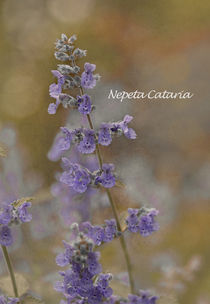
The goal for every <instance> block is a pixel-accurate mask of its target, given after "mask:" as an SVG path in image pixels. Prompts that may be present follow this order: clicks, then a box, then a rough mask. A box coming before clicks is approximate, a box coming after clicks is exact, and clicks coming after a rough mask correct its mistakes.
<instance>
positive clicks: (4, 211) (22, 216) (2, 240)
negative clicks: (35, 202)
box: [0, 202, 32, 246]
mask: <svg viewBox="0 0 210 304" xmlns="http://www.w3.org/2000/svg"><path fill="white" fill-rule="evenodd" d="M28 207H31V202H23V203H22V204H21V205H16V202H12V203H10V204H6V203H5V204H3V206H2V208H1V209H0V244H1V245H3V246H10V245H12V243H13V237H12V231H11V228H10V227H11V226H12V225H17V224H21V223H25V222H30V221H31V219H32V215H31V214H30V213H28V210H27V209H28Z"/></svg>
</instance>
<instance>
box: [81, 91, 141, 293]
mask: <svg viewBox="0 0 210 304" xmlns="http://www.w3.org/2000/svg"><path fill="white" fill-rule="evenodd" d="M80 94H81V95H84V92H83V89H82V88H80ZM86 116H87V120H88V123H89V126H90V128H91V129H92V130H94V126H93V122H92V120H91V117H90V114H87V115H86ZM96 154H97V157H98V162H99V166H100V168H101V169H102V164H103V160H102V156H101V153H100V149H99V145H98V143H96ZM106 193H107V196H108V198H109V202H110V205H111V208H112V212H113V214H114V217H115V220H116V223H117V229H118V230H119V231H120V232H121V233H122V228H121V225H120V220H119V217H118V212H117V207H116V204H115V202H114V200H113V197H112V195H111V192H110V190H109V189H106ZM119 239H120V244H121V247H122V250H123V253H124V257H125V261H126V265H127V270H128V276H129V282H130V290H131V292H132V293H135V288H134V280H133V274H132V265H131V261H130V257H129V254H128V249H127V244H126V241H125V238H124V235H123V234H121V237H120V238H119Z"/></svg>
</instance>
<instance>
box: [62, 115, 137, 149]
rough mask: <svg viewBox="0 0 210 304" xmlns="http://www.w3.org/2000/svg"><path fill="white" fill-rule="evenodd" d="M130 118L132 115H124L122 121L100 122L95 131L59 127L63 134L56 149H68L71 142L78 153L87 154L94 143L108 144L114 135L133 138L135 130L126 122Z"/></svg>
mask: <svg viewBox="0 0 210 304" xmlns="http://www.w3.org/2000/svg"><path fill="white" fill-rule="evenodd" d="M132 119H133V117H132V116H129V115H126V116H125V117H124V119H123V120H122V121H119V122H113V123H102V124H101V126H100V128H99V130H98V131H97V132H95V131H94V130H91V129H86V128H78V129H74V130H71V129H68V128H67V127H61V130H62V132H63V135H64V136H63V137H61V138H60V140H59V143H58V151H59V150H61V151H66V150H69V149H70V146H71V144H76V145H77V149H78V151H79V152H80V153H83V154H89V153H93V152H94V151H95V149H96V143H98V144H100V145H102V146H108V145H110V144H111V142H112V138H113V136H115V135H117V136H120V135H122V134H124V135H125V136H126V137H127V138H129V139H135V138H136V133H135V131H134V130H133V129H132V128H128V123H129V122H130V121H131V120H132Z"/></svg>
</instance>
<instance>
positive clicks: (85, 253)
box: [48, 34, 158, 304]
mask: <svg viewBox="0 0 210 304" xmlns="http://www.w3.org/2000/svg"><path fill="white" fill-rule="evenodd" d="M75 41H76V36H75V35H73V36H71V37H70V38H68V37H67V36H66V35H65V34H62V35H61V38H60V39H58V40H57V41H56V44H55V48H56V52H55V57H56V59H58V60H60V61H62V62H63V63H65V64H59V65H58V68H57V70H53V71H52V73H53V75H54V76H55V77H56V78H57V82H56V83H53V84H51V85H50V88H49V93H50V96H51V97H52V98H54V99H55V103H50V105H49V107H48V113H49V114H51V115H53V114H56V112H57V110H58V107H59V106H60V105H62V106H63V107H64V108H73V109H75V110H77V111H78V112H79V113H81V115H82V116H83V117H84V118H86V121H87V124H88V126H87V127H85V128H84V127H79V128H76V129H71V128H67V127H62V128H61V132H62V134H61V135H60V136H59V139H58V140H57V141H56V143H55V146H54V152H55V154H56V156H58V157H61V156H62V155H63V153H64V152H65V153H66V151H69V150H70V148H71V146H72V145H75V146H76V149H77V151H78V152H79V153H82V154H92V153H95V154H96V155H97V159H98V168H97V169H96V170H94V171H91V170H89V169H88V168H86V167H85V166H84V165H83V164H81V163H75V162H72V161H71V157H70V156H69V155H68V157H62V167H63V170H64V171H63V173H62V174H61V175H60V182H61V183H64V184H65V185H67V186H68V187H69V189H73V191H75V192H78V193H85V192H86V191H88V190H89V189H90V188H99V189H100V188H101V187H102V188H104V190H105V192H106V194H107V197H108V199H109V202H110V205H111V208H112V211H113V214H114V219H109V220H106V221H105V224H104V225H102V226H100V225H97V226H93V225H92V224H91V223H90V222H84V223H80V225H78V224H74V225H73V228H72V229H73V233H72V234H73V237H74V238H73V240H72V242H71V243H66V242H65V241H64V247H65V252H64V253H61V254H59V255H58V256H57V258H56V262H57V264H58V265H59V266H61V267H64V266H68V267H69V268H68V269H67V270H66V271H62V272H60V275H61V277H62V280H61V281H59V282H57V283H56V285H55V289H56V290H57V291H59V292H62V293H63V295H64V297H65V299H66V303H78V304H85V303H89V304H96V303H107V304H108V303H110V304H111V303H121V304H123V303H130V304H134V303H139V304H155V303H156V300H157V297H156V296H150V295H149V293H147V292H142V291H141V292H140V294H139V293H137V292H136V286H135V285H134V279H133V274H132V265H131V261H130V257H129V254H128V250H127V245H126V241H125V237H124V234H125V231H127V230H128V231H130V232H134V233H136V232H139V233H140V234H141V235H142V236H144V237H146V236H149V235H150V234H151V233H152V232H154V231H156V230H158V224H157V223H156V221H155V217H156V215H157V214H158V211H157V210H156V209H150V208H149V209H148V208H145V207H142V208H140V209H132V208H129V209H128V216H127V218H126V220H125V228H123V229H122V226H121V223H120V220H119V215H118V211H117V208H116V205H115V202H114V200H113V197H112V193H111V188H112V187H114V186H115V184H116V180H117V177H116V173H115V166H114V165H113V164H111V163H108V164H107V163H104V162H103V159H102V155H101V151H100V145H102V146H108V145H110V144H111V142H112V140H113V138H114V137H115V136H119V135H125V136H126V137H127V138H128V139H135V138H136V133H135V131H134V130H133V129H132V128H130V127H129V126H128V124H129V123H130V122H131V121H132V119H133V117H132V116H130V115H126V116H125V117H124V118H123V120H120V121H118V122H108V123H106V122H103V123H101V125H100V127H99V129H98V130H95V128H94V125H93V121H92V118H91V112H92V111H93V110H94V109H95V106H93V104H92V100H91V97H90V96H89V95H88V94H87V93H86V92H84V89H87V90H88V89H93V88H94V87H95V86H96V83H97V81H98V80H99V79H100V76H99V75H98V74H94V72H95V69H96V65H95V64H91V63H88V62H86V63H85V64H84V70H83V71H82V72H80V70H81V69H80V67H79V65H77V60H78V59H80V58H82V57H84V56H86V54H87V51H86V50H81V49H79V48H75V46H74V43H75ZM71 89H77V90H78V92H79V93H78V95H76V96H72V95H71V93H70V92H71ZM72 203H73V202H72ZM114 238H119V241H120V244H121V247H122V251H123V253H124V257H125V262H126V265H127V271H128V275H129V282H130V289H131V293H132V294H131V295H128V298H127V299H124V298H121V297H118V296H114V295H113V291H112V289H111V287H110V286H109V281H110V280H111V278H112V275H111V274H104V273H102V267H101V265H100V263H99V252H97V251H96V249H97V247H98V246H100V245H101V244H103V243H107V242H111V241H112V240H113V239H114ZM62 303H64V302H63V301H62Z"/></svg>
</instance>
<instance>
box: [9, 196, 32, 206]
mask: <svg viewBox="0 0 210 304" xmlns="http://www.w3.org/2000/svg"><path fill="white" fill-rule="evenodd" d="M34 199H35V197H22V198H20V199H18V200H16V201H14V202H13V203H12V205H13V206H14V207H19V206H21V205H22V204H24V203H26V202H31V201H32V200H34Z"/></svg>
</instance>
